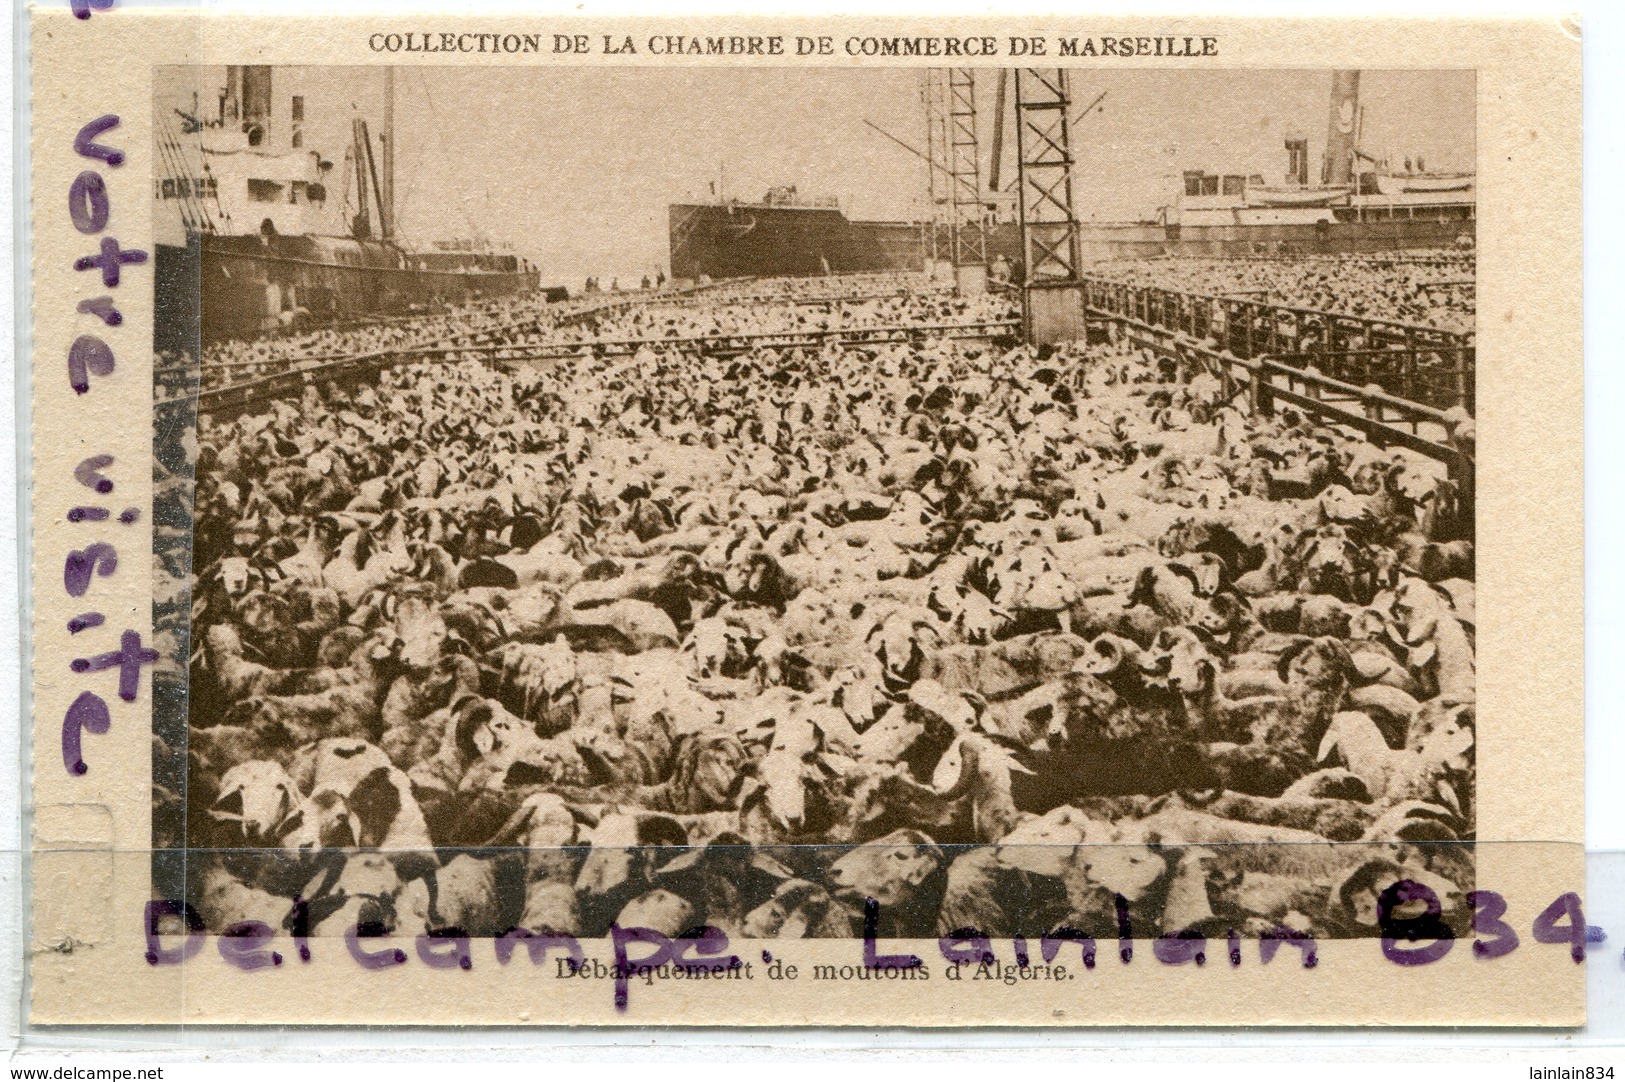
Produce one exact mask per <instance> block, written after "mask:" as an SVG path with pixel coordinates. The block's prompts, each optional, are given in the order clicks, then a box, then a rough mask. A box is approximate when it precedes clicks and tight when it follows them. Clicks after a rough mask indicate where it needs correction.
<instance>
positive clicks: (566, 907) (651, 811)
mask: <svg viewBox="0 0 1625 1082" xmlns="http://www.w3.org/2000/svg"><path fill="white" fill-rule="evenodd" d="M1266 263H1268V261H1264V260H1254V261H1250V262H1249V263H1248V264H1247V265H1245V266H1240V267H1238V266H1236V265H1232V264H1227V263H1225V262H1224V261H1215V260H1195V259H1192V260H1184V261H1181V260H1177V259H1164V260H1159V261H1155V262H1147V263H1145V264H1143V265H1137V266H1128V265H1102V266H1100V267H1098V268H1096V269H1095V270H1094V271H1092V272H1091V273H1093V274H1097V275H1098V276H1100V277H1101V278H1103V279H1108V280H1111V281H1116V282H1119V283H1124V284H1127V285H1134V284H1137V283H1146V282H1154V283H1157V284H1160V285H1162V286H1164V287H1166V288H1169V289H1184V290H1190V291H1195V292H1202V293H1208V294H1225V293H1233V292H1235V291H1236V290H1239V289H1242V288H1247V289H1252V290H1255V291H1257V293H1258V295H1257V296H1254V297H1253V298H1252V299H1253V300H1255V301H1258V302H1261V303H1272V304H1285V305H1292V306H1296V307H1298V308H1324V309H1326V310H1328V311H1335V312H1343V313H1347V314H1356V315H1361V316H1364V317H1368V318H1373V319H1382V318H1389V319H1393V320H1396V321H1402V322H1405V323H1417V322H1420V323H1426V324H1430V325H1432V326H1434V327H1437V329H1439V330H1440V331H1444V332H1464V331H1468V330H1470V328H1471V324H1472V316H1473V313H1472V292H1471V289H1470V288H1466V289H1463V288H1461V287H1460V284H1459V282H1457V281H1456V279H1460V278H1464V277H1470V276H1471V273H1472V271H1471V255H1470V254H1468V255H1465V256H1463V255H1460V254H1456V253H1441V254H1440V255H1439V258H1438V259H1436V260H1433V261H1429V262H1417V261H1411V262H1407V261H1404V260H1392V261H1388V262H1386V263H1384V262H1382V261H1378V260H1371V259H1364V260H1353V261H1344V262H1342V263H1336V262H1332V263H1328V262H1315V261H1309V260H1304V261H1300V262H1292V261H1276V262H1274V263H1269V264H1268V267H1269V269H1267V270H1260V267H1263V266H1264V265H1265V264H1266ZM1249 282H1250V283H1254V284H1252V285H1247V284H1246V283H1249ZM589 302H590V303H589ZM1019 325H1020V310H1019V304H1018V299H1017V298H1016V297H1015V296H1014V295H1008V296H1007V295H1003V294H996V293H993V294H985V295H981V296H963V297H962V296H959V295H956V293H955V292H954V291H952V290H951V289H948V288H945V287H943V286H941V285H939V284H937V283H934V282H932V281H931V280H929V279H928V278H926V277H925V276H923V275H906V274H889V275H867V276H864V275H854V276H850V277H846V278H842V277H838V276H836V277H821V278H815V279H798V280H792V279H783V280H753V281H747V282H735V283H721V284H718V285H713V286H711V287H710V288H707V289H698V290H689V291H681V292H680V291H676V290H667V291H661V292H651V293H649V294H646V295H643V294H633V295H626V296H620V297H614V298H611V299H608V300H606V299H605V298H603V297H594V298H587V299H585V300H581V301H567V302H554V303H545V302H543V301H541V300H540V299H537V298H535V297H517V298H509V299H506V300H502V301H496V302H480V303H476V304H470V305H466V306H463V307H462V308H459V309H456V310H449V311H447V312H445V313H442V314H435V315H425V316H422V317H419V318H412V319H399V320H392V321H380V322H376V323H366V324H360V325H356V326H351V327H344V328H330V329H326V330H321V331H317V332H313V333H291V332H290V333H288V334H285V335H282V336H277V337H267V338H262V339H259V340H256V341H253V342H247V343H242V342H239V343H225V344H222V345H220V346H216V347H211V348H210V349H208V350H206V351H205V353H204V355H203V357H202V359H201V364H200V365H192V364H190V363H189V362H188V361H187V360H186V359H185V358H179V357H170V358H161V359H160V375H161V376H162V374H163V373H164V372H165V371H175V372H180V371H187V372H189V373H190V375H189V376H188V377H187V379H186V380H185V381H182V382H186V383H188V385H189V386H192V387H193V388H195V387H197V386H201V388H202V390H203V392H204V394H203V397H202V398H201V399H200V400H199V401H200V409H199V412H198V415H197V427H196V435H195V448H194V453H195V460H194V461H193V462H191V463H190V467H191V471H192V473H193V476H195V481H194V482H189V481H188V479H187V477H186V471H182V470H178V471H176V472H175V473H174V474H173V475H170V476H164V475H162V473H163V471H162V470H161V471H160V473H161V476H160V478H159V483H160V487H161V488H164V487H165V486H167V490H168V491H171V492H177V491H178V492H183V493H188V494H189V499H190V502H191V505H192V507H193V521H192V530H191V542H190V544H191V548H190V558H189V559H190V562H189V565H188V564H179V565H176V564H173V563H171V564H165V563H164V562H163V561H160V566H161V567H163V566H169V567H170V570H171V573H172V574H175V575H178V576H186V575H188V573H189V584H190V599H189V605H190V616H189V627H190V638H189V644H188V645H187V646H186V653H185V655H183V656H188V657H189V665H188V666H187V668H188V671H187V672H186V673H185V674H184V676H185V680H186V684H187V689H186V697H185V706H184V708H183V709H184V718H185V721H184V724H183V726H182V727H181V731H180V733H179V736H180V739H178V740H170V741H166V740H164V739H161V738H160V739H157V740H155V748H154V756H155V777H157V778H159V779H160V784H158V785H155V789H154V802H155V809H154V822H155V830H156V832H157V833H158V834H159V838H158V840H157V842H156V844H157V845H158V846H159V847H180V848H184V849H186V850H187V851H188V857H187V859H186V861H185V868H184V873H183V874H184V877H185V889H186V897H187V898H188V899H189V900H190V901H191V903H192V905H193V906H194V907H195V908H196V910H197V912H198V913H199V914H201V916H202V918H203V920H204V922H205V923H206V924H207V926H208V927H209V928H210V929H212V930H216V931H218V930H221V929H224V928H226V927H227V926H229V925H231V924H233V923H235V922H240V921H245V920H261V921H265V922H266V923H268V924H269V925H271V926H272V927H274V928H276V927H290V926H291V925H290V924H289V921H290V920H295V919H297V920H300V921H305V922H308V928H309V930H310V932H311V934H315V935H338V934H343V933H344V932H345V931H347V930H352V929H359V930H360V932H361V934H364V935H366V934H376V935H382V934H398V935H412V934H422V933H425V932H434V931H444V930H446V929H460V930H461V931H462V932H463V933H466V934H468V935H473V936H498V935H502V934H504V933H506V932H509V931H510V930H512V929H516V928H523V929H526V930H528V931H530V932H532V933H544V932H556V933H566V934H569V935H574V936H579V937H588V936H601V935H604V934H606V932H607V930H608V929H609V928H610V926H611V925H612V924H618V925H620V926H622V927H633V926H636V927H642V928H649V929H654V930H656V931H659V932H661V933H663V934H665V935H668V936H677V935H680V934H683V933H684V932H689V931H692V930H693V929H697V928H700V927H702V926H710V927H714V928H719V929H722V930H723V931H724V932H726V933H727V934H728V935H729V936H734V937H744V938H774V937H855V936H860V935H862V934H863V933H864V928H865V914H866V909H867V912H868V913H869V915H870V922H871V923H870V928H871V930H875V931H878V932H880V933H881V934H884V935H890V936H933V937H934V936H939V935H945V934H949V933H955V932H963V931H965V930H967V929H974V930H976V931H977V932H979V933H981V934H984V935H988V936H1010V935H1026V936H1032V937H1039V936H1043V935H1045V934H1046V933H1050V932H1052V931H1054V930H1057V929H1068V930H1071V931H1070V933H1069V934H1072V933H1076V934H1079V935H1083V936H1092V937H1108V938H1110V937H1114V936H1117V935H1118V934H1119V933H1120V932H1121V931H1122V930H1123V924H1124V922H1125V921H1130V922H1132V926H1133V928H1134V929H1135V932H1134V934H1135V935H1179V934H1202V935H1213V936H1224V935H1226V934H1239V935H1243V936H1252V937H1257V936H1276V937H1302V936H1305V935H1307V936H1313V937H1317V938H1336V937H1351V936H1365V935H1374V934H1378V929H1379V922H1380V920H1382V919H1384V918H1385V916H1386V913H1385V907H1388V906H1389V904H1390V903H1389V902H1388V901H1385V900H1384V898H1383V895H1384V891H1385V890H1386V889H1387V888H1389V887H1390V886H1391V885H1392V884H1394V883H1395V882H1396V881H1399V880H1402V879H1403V880H1410V881H1412V882H1413V883H1415V884H1420V885H1421V886H1422V887H1425V888H1427V890H1429V891H1431V892H1432V893H1433V894H1434V895H1435V896H1436V897H1437V899H1438V900H1439V903H1440V906H1441V907H1442V911H1443V914H1444V919H1445V920H1446V921H1447V922H1449V923H1453V924H1455V923H1459V922H1460V921H1461V919H1462V918H1463V915H1464V914H1463V910H1464V909H1465V908H1466V903H1465V901H1464V896H1465V894H1466V892H1468V891H1470V890H1472V889H1474V886H1475V879H1474V862H1473V850H1472V847H1471V845H1470V843H1471V841H1472V839H1473V837H1474V822H1475V813H1474V803H1475V787H1474V780H1473V779H1474V698H1475V677H1474V666H1475V662H1474V624H1475V616H1474V570H1473V568H1474V549H1473V546H1474V536H1473V522H1472V518H1471V515H1470V513H1469V512H1468V510H1467V509H1469V508H1470V507H1471V493H1470V492H1464V491H1462V483H1461V478H1460V477H1459V476H1457V477H1452V476H1451V475H1450V471H1449V470H1447V468H1446V465H1445V464H1443V459H1441V458H1440V457H1439V456H1433V457H1430V456H1428V455H1426V454H1422V453H1418V452H1417V451H1416V450H1414V449H1412V448H1411V447H1410V446H1407V445H1404V443H1403V441H1399V442H1391V441H1388V440H1384V439H1379V438H1373V432H1376V433H1377V434H1378V435H1379V436H1380V429H1381V426H1380V425H1378V426H1376V427H1375V428H1373V427H1372V426H1367V427H1366V428H1365V429H1362V430H1356V429H1354V428H1351V427H1348V426H1346V425H1342V424H1337V423H1332V422H1331V421H1328V420H1326V419H1324V418H1323V417H1321V416H1318V415H1317V414H1315V413H1314V412H1313V411H1312V410H1311V409H1307V408H1299V407H1298V406H1295V405H1293V404H1291V403H1290V402H1285V401H1278V402H1276V403H1275V404H1274V408H1273V409H1270V410H1267V411H1266V410H1254V409H1250V408H1249V403H1248V402H1247V400H1246V399H1245V397H1243V396H1240V395H1238V394H1236V389H1235V388H1234V387H1233V386H1231V383H1230V381H1229V380H1228V379H1227V378H1226V376H1225V374H1224V373H1223V372H1222V371H1218V370H1213V369H1209V368H1207V367H1204V366H1203V365H1202V364H1200V363H1191V357H1192V356H1195V355H1194V354H1192V355H1186V356H1181V355H1180V354H1179V351H1178V350H1177V349H1174V348H1170V349H1162V348H1158V347H1157V345H1156V344H1155V343H1153V342H1148V341H1147V340H1146V339H1145V338H1144V337H1143V336H1142V337H1136V335H1134V334H1131V333H1118V332H1119V331H1124V330H1132V328H1124V327H1120V326H1114V325H1112V324H1111V321H1110V320H1102V321H1100V322H1099V323H1098V325H1096V326H1092V327H1091V333H1090V334H1089V335H1088V336H1087V338H1086V339H1084V340H1079V341H1072V342H1065V343H1061V344H1058V345H1054V346H1044V347H1039V348H1035V347H1033V346H1030V345H1027V344H1024V343H1023V342H1022V340H1021V337H1020V334H1019ZM357 358H364V359H365V363H358V362H357V361H356V359H357ZM166 366H167V368H166ZM199 371H200V372H201V377H200V378H199V376H198V372H199ZM177 386H178V384H177ZM243 387H247V388H248V389H247V390H246V391H244V390H239V391H237V392H235V396H234V397H230V398H229V399H226V398H222V399H220V400H219V401H220V402H223V403H227V404H228V405H229V408H226V406H224V405H221V406H218V407H217V406H216V404H215V402H214V400H211V399H210V398H209V395H210V393H211V392H215V391H223V390H231V389H232V388H239V389H240V388H243ZM171 389H173V387H172V388H171ZM163 393H165V392H164V391H162V390H161V391H160V394H161V395H162V394H163ZM189 393H195V390H194V391H193V392H189ZM1310 405H1313V403H1310ZM1417 431H1418V429H1417V427H1416V426H1415V425H1413V426H1412V428H1411V434H1412V436H1413V437H1414V436H1415V433H1416V432H1417ZM1429 431H1431V432H1432V433H1433V438H1436V439H1438V440H1439V441H1441V442H1444V441H1446V440H1448V442H1449V445H1450V449H1451V450H1452V451H1453V452H1455V453H1459V454H1470V452H1471V444H1470V440H1471V420H1470V417H1468V416H1466V413H1465V411H1462V410H1460V409H1458V411H1457V413H1456V414H1455V415H1453V416H1452V418H1451V423H1450V424H1449V425H1448V426H1440V425H1434V426H1433V427H1432V429H1431V430H1429ZM1423 434H1424V435H1428V431H1424V433H1423ZM1412 442H1413V443H1414V442H1416V440H1415V439H1413V440H1412ZM188 569H189V570H188ZM187 582H188V580H187V578H177V579H176V580H175V583H174V592H175V593H176V594H178V595H180V596H183V597H184V596H185V593H186V587H187ZM182 641H185V640H182ZM163 779H173V784H169V785H166V784H162V780H163ZM296 898H297V899H300V905H299V906H297V907H296V906H294V899H296Z"/></svg>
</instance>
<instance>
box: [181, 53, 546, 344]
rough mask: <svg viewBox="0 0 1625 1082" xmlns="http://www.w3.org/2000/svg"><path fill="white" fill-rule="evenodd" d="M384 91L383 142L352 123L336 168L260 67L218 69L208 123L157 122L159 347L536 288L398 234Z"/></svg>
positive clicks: (524, 275) (508, 260)
mask: <svg viewBox="0 0 1625 1082" xmlns="http://www.w3.org/2000/svg"><path fill="white" fill-rule="evenodd" d="M384 78H385V86H384V103H385V106H384V116H383V123H382V130H381V131H380V132H379V133H378V134H377V136H376V137H374V135H373V133H372V132H371V130H370V127H369V125H368V123H367V121H366V120H365V119H363V118H361V117H355V118H353V119H352V121H351V139H350V143H349V145H348V146H347V147H345V148H344V153H343V156H342V159H341V160H340V163H339V164H337V165H336V164H335V161H334V159H333V158H332V157H331V156H329V155H328V154H326V153H324V152H323V149H322V148H315V147H310V146H307V145H306V133H307V129H308V127H309V126H310V125H309V121H310V119H311V116H310V115H309V114H307V111H306V104H307V97H306V95H304V94H294V95H288V96H287V100H286V101H285V102H284V101H282V100H280V99H278V98H277V97H276V94H275V88H274V87H273V80H272V69H271V68H270V67H267V66H237V67H230V68H227V69H226V78H225V85H224V86H223V87H221V88H220V89H219V93H218V96H217V97H216V98H215V100H214V102H213V103H212V104H213V105H214V106H215V108H214V109H213V110H211V112H212V114H213V115H210V116H207V117H205V116H202V115H200V113H201V112H202V110H199V111H196V112H192V111H186V110H182V109H178V108H176V109H173V110H172V111H171V113H170V114H169V115H160V116H159V118H158V125H157V131H156V133H155V141H156V147H155V151H156V157H157V160H158V163H159V169H157V170H155V173H156V174H157V175H156V176H155V178H154V180H153V199H154V203H155V214H154V222H155V227H156V229H157V230H158V231H159V235H158V237H157V244H156V248H157V254H156V264H157V265H156V284H155V289H156V306H157V337H158V342H157V345H158V348H160V349H168V350H171V351H175V352H196V350H197V348H198V347H199V345H200V344H202V343H213V342H219V341H222V340H228V339H252V338H259V337H264V336H267V335H275V334H285V333H300V332H304V331H309V330H314V329H318V328H321V327H328V326H335V325H344V324H349V323H354V322H357V321H363V320H371V319H378V318H388V317H394V316H403V315H410V314H414V313H420V312H425V311H431V310H434V309H436V308H440V307H443V306H445V305H448V304H458V303H462V302H466V301H470V300H476V299H481V298H494V297H502V296H509V295H515V294H520V293H527V292H531V291H535V290H537V289H538V288H539V287H540V284H541V280H540V272H539V270H538V269H537V268H536V267H535V266H533V265H531V264H530V263H529V262H528V261H527V260H525V259H523V258H522V257H520V256H518V255H516V254H515V253H514V252H512V251H511V250H505V249H502V248H500V247H497V246H495V245H492V244H490V243H488V242H485V241H483V240H480V239H478V238H452V239H439V240H434V241H430V242H428V243H419V244H411V243H407V242H405V241H403V240H402V239H401V238H400V237H399V236H398V235H397V231H396V221H395V205H394V204H395V190H394V189H395V177H394V156H395V138H394V131H393V130H392V129H393V120H394V118H393V112H394V108H393V106H394V83H393V78H394V76H393V71H391V70H389V69H386V70H385V75H384ZM335 186H338V187H340V188H341V189H342V194H341V195H339V196H338V197H337V198H335V196H334V194H333V189H334V187H335ZM335 223H337V227H335ZM550 292H551V293H555V294H559V295H562V292H563V291H562V290H557V289H555V290H552V291H550ZM200 339H201V341H200Z"/></svg>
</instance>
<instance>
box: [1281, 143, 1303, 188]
mask: <svg viewBox="0 0 1625 1082" xmlns="http://www.w3.org/2000/svg"><path fill="white" fill-rule="evenodd" d="M1286 182H1287V183H1288V184H1296V185H1297V186H1298V187H1300V188H1306V187H1308V186H1309V140H1307V139H1305V138H1304V137H1303V136H1301V135H1297V134H1293V135H1289V136H1287V137H1286Z"/></svg>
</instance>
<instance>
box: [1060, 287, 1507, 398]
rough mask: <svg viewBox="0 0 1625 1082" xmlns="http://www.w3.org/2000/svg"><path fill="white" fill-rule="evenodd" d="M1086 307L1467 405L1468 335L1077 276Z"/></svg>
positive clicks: (1242, 353)
mask: <svg viewBox="0 0 1625 1082" xmlns="http://www.w3.org/2000/svg"><path fill="white" fill-rule="evenodd" d="M1080 283H1081V285H1082V287H1083V300H1084V306H1085V308H1086V309H1087V310H1088V312H1089V314H1090V315H1091V316H1094V317H1096V318H1100V317H1105V318H1109V319H1119V320H1128V321H1132V322H1136V323H1139V324H1142V325H1144V326H1147V327H1155V328H1157V329H1159V330H1163V331H1168V332H1173V333H1179V334H1184V335H1187V336H1189V337H1190V338H1193V339H1196V340H1198V341H1206V342H1210V343H1212V344H1213V345H1214V346H1215V347H1216V348H1218V349H1220V350H1223V351H1225V352H1228V353H1230V354H1231V355H1233V356H1236V357H1239V358H1243V359H1251V358H1255V357H1265V356H1269V357H1275V358H1278V359H1281V360H1282V361H1283V362H1285V363H1292V362H1293V361H1294V360H1298V361H1301V364H1300V365H1299V366H1300V367H1308V366H1310V365H1313V366H1314V367H1315V368H1318V369H1320V370H1321V371H1322V372H1336V373H1339V374H1340V375H1341V376H1343V377H1351V378H1357V379H1358V380H1359V382H1361V383H1375V384H1376V385H1378V386H1380V387H1382V388H1383V389H1384V390H1385V391H1387V392H1389V393H1390V394H1394V395H1396V396H1399V397H1414V398H1415V400H1416V401H1419V402H1422V403H1423V404H1427V405H1433V406H1440V407H1444V408H1448V407H1449V406H1464V407H1465V408H1466V409H1467V410H1468V411H1469V412H1472V410H1473V391H1474V385H1475V379H1474V373H1475V349H1474V345H1473V339H1472V336H1471V335H1461V334H1454V333H1452V332H1450V331H1442V330H1439V329H1438V328H1436V327H1427V326H1423V325H1420V324H1415V323H1403V322H1400V321H1398V320H1383V319H1371V318H1368V317H1365V316H1351V315H1345V314H1343V313H1341V312H1326V311H1322V310H1319V309H1314V308H1295V307H1292V306H1289V305H1279V304H1269V303H1266V302H1263V301H1257V300H1250V299H1248V298H1246V297H1238V296H1212V295H1208V294H1202V293H1188V292H1185V291H1182V290H1174V289H1162V288H1160V287H1156V286H1139V285H1130V284H1128V283H1126V282H1114V281H1111V280H1109V279H1104V278H1083V279H1081V280H1080Z"/></svg>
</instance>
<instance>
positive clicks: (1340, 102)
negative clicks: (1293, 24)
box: [1320, 71, 1360, 187]
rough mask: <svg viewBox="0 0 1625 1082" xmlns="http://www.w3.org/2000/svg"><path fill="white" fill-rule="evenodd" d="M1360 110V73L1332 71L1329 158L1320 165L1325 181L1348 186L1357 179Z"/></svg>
mask: <svg viewBox="0 0 1625 1082" xmlns="http://www.w3.org/2000/svg"><path fill="white" fill-rule="evenodd" d="M1359 114H1360V73H1359V72H1357V71H1334V72H1332V105H1331V115H1330V116H1329V117H1328V119H1327V121H1326V160H1325V161H1324V162H1323V163H1322V164H1321V168H1320V182H1321V184H1323V185H1329V186H1333V187H1346V186H1347V185H1348V184H1350V183H1351V182H1352V181H1353V179H1354V146H1355V141H1356V140H1357V139H1358V138H1359V130H1358V129H1359V123H1360V115H1359Z"/></svg>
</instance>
